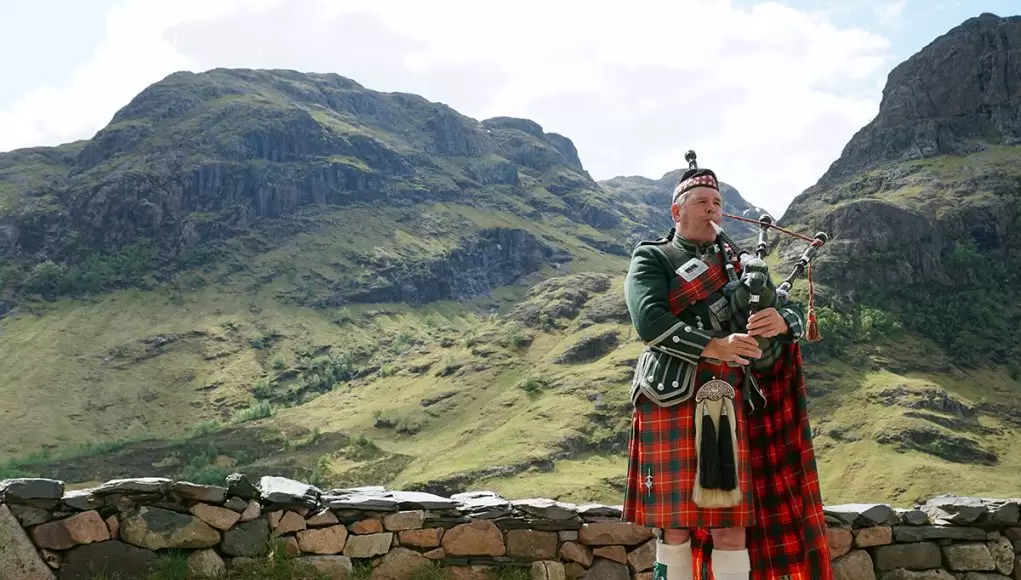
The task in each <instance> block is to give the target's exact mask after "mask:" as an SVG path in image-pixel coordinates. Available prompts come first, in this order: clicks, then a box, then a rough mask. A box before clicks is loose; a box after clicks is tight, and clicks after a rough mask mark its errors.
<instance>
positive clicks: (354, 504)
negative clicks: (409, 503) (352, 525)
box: [322, 492, 400, 511]
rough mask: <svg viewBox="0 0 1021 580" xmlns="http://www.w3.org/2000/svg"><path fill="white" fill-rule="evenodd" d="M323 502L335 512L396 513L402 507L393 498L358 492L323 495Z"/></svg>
mask: <svg viewBox="0 0 1021 580" xmlns="http://www.w3.org/2000/svg"><path fill="white" fill-rule="evenodd" d="M322 501H323V503H325V504H326V505H327V506H329V508H330V509H334V510H369V511H396V510H397V509H398V508H399V507H400V504H399V503H398V502H397V501H396V500H394V499H393V498H389V497H384V496H379V495H374V494H364V493H356V492H353V493H345V494H337V495H333V494H332V493H331V494H327V495H323V497H322Z"/></svg>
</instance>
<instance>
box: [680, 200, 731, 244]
mask: <svg viewBox="0 0 1021 580" xmlns="http://www.w3.org/2000/svg"><path fill="white" fill-rule="evenodd" d="M670 210H671V212H672V213H673V216H674V222H675V223H676V224H677V233H679V234H680V235H681V236H682V237H684V238H686V239H689V240H691V241H693V242H702V243H708V242H711V241H713V240H715V239H716V230H715V229H713V226H712V223H713V222H715V223H717V224H718V223H720V222H721V221H722V220H723V215H722V212H723V197H722V196H721V195H720V192H718V191H716V190H715V189H713V188H711V187H696V188H695V189H692V190H690V191H688V195H687V199H685V200H684V202H683V204H682V205H677V204H674V205H673V206H672V207H671V208H670Z"/></svg>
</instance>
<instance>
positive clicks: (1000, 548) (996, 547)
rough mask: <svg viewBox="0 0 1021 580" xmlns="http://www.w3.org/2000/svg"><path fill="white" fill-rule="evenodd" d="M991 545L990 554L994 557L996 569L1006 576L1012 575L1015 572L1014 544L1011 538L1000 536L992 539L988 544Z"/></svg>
mask: <svg viewBox="0 0 1021 580" xmlns="http://www.w3.org/2000/svg"><path fill="white" fill-rule="evenodd" d="M986 545H987V546H989V554H990V555H991V556H992V557H993V562H994V563H995V564H996V571H997V572H999V573H1000V574H1003V575H1005V576H1010V575H1011V574H1012V573H1013V572H1014V558H1015V555H1014V545H1013V544H1012V543H1011V541H1010V540H1008V539H1007V538H1004V537H1002V536H1001V537H999V538H996V539H993V540H990V541H989V542H988V543H987V544H986Z"/></svg>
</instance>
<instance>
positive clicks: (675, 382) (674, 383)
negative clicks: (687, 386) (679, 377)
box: [671, 381, 680, 389]
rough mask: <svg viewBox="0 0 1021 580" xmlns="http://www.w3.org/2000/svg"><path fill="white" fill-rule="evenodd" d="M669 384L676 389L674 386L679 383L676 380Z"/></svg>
mask: <svg viewBox="0 0 1021 580" xmlns="http://www.w3.org/2000/svg"><path fill="white" fill-rule="evenodd" d="M671 384H672V385H673V386H674V388H675V389H676V388H677V385H679V384H680V383H678V382H677V381H674V382H673V383H671Z"/></svg>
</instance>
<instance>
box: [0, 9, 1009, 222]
mask: <svg viewBox="0 0 1021 580" xmlns="http://www.w3.org/2000/svg"><path fill="white" fill-rule="evenodd" d="M0 4H2V6H0V13H2V14H3V18H2V19H0V54H3V55H4V58H2V59H0V78H3V82H2V83H0V151H8V150H12V149H16V148H20V147H30V146H39V145H56V144H59V143H64V142H67V141H72V140H76V139H86V138H89V137H91V136H93V135H94V134H95V133H96V132H97V131H98V130H100V129H101V128H102V127H103V126H104V125H106V124H107V123H108V122H109V120H110V118H111V117H112V116H113V115H114V113H115V112H116V111H117V110H118V109H120V108H121V107H123V106H124V105H125V104H127V103H128V102H129V101H130V100H131V99H132V98H133V97H134V96H135V95H136V94H137V93H138V92H140V91H141V90H142V89H144V88H145V87H146V86H148V85H150V84H152V83H154V82H157V81H159V80H160V79H162V78H164V77H166V76H167V75H169V74H171V73H173V72H175V71H180V70H190V71H194V72H201V71H204V70H209V69H212V68H217V67H244V68H288V69H295V70H299V71H305V72H333V73H337V74H340V75H342V76H345V77H348V78H351V79H354V80H355V81H357V82H359V83H361V84H362V85H364V86H366V87H367V88H370V89H374V90H380V91H401V92H410V93H417V94H420V95H422V96H424V97H425V98H427V99H429V100H432V101H438V102H442V103H445V104H447V105H449V106H451V107H453V108H454V109H456V110H458V111H460V112H461V113H463V114H465V115H468V116H470V117H473V118H475V119H479V120H481V119H485V118H488V117H493V116H504V115H505V116H515V117H524V118H528V119H532V120H534V121H536V122H538V123H539V124H540V125H542V127H543V128H544V129H545V130H546V131H551V132H557V133H560V134H562V135H565V136H566V137H568V138H570V139H571V140H572V141H573V142H574V144H575V146H576V147H577V148H578V151H579V155H580V157H581V160H582V163H583V164H584V166H585V168H586V169H587V170H588V171H589V173H590V174H591V175H592V176H593V177H594V178H596V179H607V178H610V177H614V176H618V175H643V176H646V177H651V178H658V177H660V176H662V175H663V174H664V173H666V172H668V171H670V170H673V169H676V168H678V167H682V166H684V165H685V161H684V152H685V151H687V150H689V149H694V150H695V151H696V152H697V153H698V157H699V160H700V164H701V165H702V166H705V167H710V168H712V169H714V170H715V171H716V172H717V173H718V174H719V176H720V179H722V180H723V181H726V182H728V183H730V184H731V185H733V186H734V187H736V188H737V189H738V190H739V191H740V192H741V193H742V195H743V196H744V197H745V198H746V199H747V200H748V201H750V202H751V203H753V204H755V205H758V206H760V207H763V208H765V209H767V210H768V211H769V212H770V213H773V214H774V215H777V216H779V215H780V214H782V212H783V210H784V209H785V208H786V207H787V205H788V204H789V203H790V201H791V200H792V199H793V198H794V197H795V196H797V195H798V194H799V193H801V192H802V191H803V190H804V189H805V188H807V187H809V186H811V185H812V184H814V183H815V182H816V180H818V178H819V177H820V176H821V175H822V174H823V173H824V172H825V171H826V169H827V168H828V167H829V165H830V163H832V162H833V161H834V160H836V159H837V158H838V157H839V156H840V152H841V150H842V149H843V147H844V145H845V143H847V141H848V140H849V139H850V138H851V137H852V136H853V135H854V133H855V132H856V131H857V130H858V129H860V128H861V127H862V126H863V125H865V124H867V123H868V122H869V121H870V120H871V119H872V118H873V117H874V116H875V115H876V113H877V112H878V110H879V103H880V100H881V97H882V90H883V86H884V84H885V81H886V75H887V74H888V73H889V71H890V70H891V69H892V68H893V67H894V66H896V65H897V64H899V63H900V62H902V61H903V60H905V59H907V58H908V57H910V56H911V55H912V54H914V53H915V52H917V51H918V50H920V49H921V48H922V47H924V46H925V45H926V44H928V43H929V42H931V41H932V40H933V39H935V38H936V37H937V36H940V35H942V34H944V33H945V32H947V31H948V30H949V29H951V28H953V27H954V26H956V25H958V24H960V23H961V22H963V21H964V20H966V19H967V18H970V17H972V16H977V15H978V14H980V13H982V12H992V13H994V14H997V15H999V16H1010V15H1014V14H1019V13H1021V4H1019V3H1018V2H1017V0H971V1H967V2H965V1H963V0H962V1H953V0H930V1H927V2H923V1H922V0H783V1H778V2H759V1H756V0H734V1H718V0H630V2H624V1H623V0H618V1H616V2H609V1H607V0H595V1H593V0H556V1H551V0H515V1H513V2H501V3H497V2H495V1H493V2H490V1H487V2H479V1H478V0H430V1H429V2H423V1H422V0H175V1H174V2H163V1H160V0H33V1H32V2H20V1H18V0H0Z"/></svg>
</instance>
